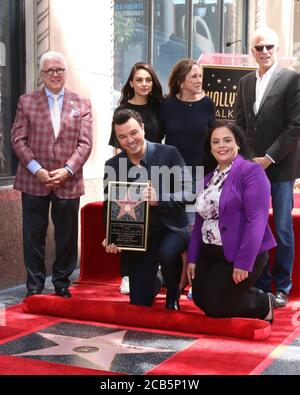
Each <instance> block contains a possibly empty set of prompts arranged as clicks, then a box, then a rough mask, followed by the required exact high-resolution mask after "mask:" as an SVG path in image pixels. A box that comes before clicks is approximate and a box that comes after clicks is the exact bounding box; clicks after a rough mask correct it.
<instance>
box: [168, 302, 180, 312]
mask: <svg viewBox="0 0 300 395" xmlns="http://www.w3.org/2000/svg"><path fill="white" fill-rule="evenodd" d="M166 309H167V310H177V311H179V310H180V306H179V300H176V301H175V302H174V303H166Z"/></svg>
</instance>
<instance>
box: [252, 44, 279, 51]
mask: <svg viewBox="0 0 300 395" xmlns="http://www.w3.org/2000/svg"><path fill="white" fill-rule="evenodd" d="M274 47H275V45H274V44H269V45H254V48H255V49H256V51H257V52H262V51H263V50H264V48H266V50H267V51H271V49H273V48H274Z"/></svg>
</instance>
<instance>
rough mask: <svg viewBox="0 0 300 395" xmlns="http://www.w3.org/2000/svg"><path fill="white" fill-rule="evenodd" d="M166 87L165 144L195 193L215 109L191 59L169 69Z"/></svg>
mask: <svg viewBox="0 0 300 395" xmlns="http://www.w3.org/2000/svg"><path fill="white" fill-rule="evenodd" d="M168 85H169V93H168V95H167V97H166V98H165V99H164V101H163V102H162V105H161V107H160V109H161V111H160V119H161V124H162V128H163V131H164V134H165V138H166V140H165V143H166V144H169V145H173V146H175V147H177V149H178V151H179V152H180V153H181V155H182V157H183V159H184V160H185V163H186V164H187V166H190V169H191V172H192V176H193V184H194V189H195V186H196V185H198V184H199V179H200V178H202V175H203V173H202V170H203V167H202V166H203V152H204V151H203V144H204V140H205V136H206V134H207V132H208V130H209V127H210V126H211V124H212V123H213V122H214V121H215V106H214V103H213V101H212V100H211V99H210V98H209V97H208V96H206V94H205V92H204V91H203V90H202V75H201V67H200V65H199V64H198V63H197V61H196V60H194V59H190V58H186V59H181V60H179V61H178V62H177V63H176V64H175V65H174V66H173V68H172V71H171V74H170V76H169V82H168ZM197 170H198V171H197ZM191 208H192V210H193V211H192V212H188V213H187V214H188V219H189V223H190V225H191V227H192V226H193V224H194V220H195V212H194V206H191ZM183 266H184V267H183V271H182V278H181V284H180V286H181V289H183V288H184V287H185V286H186V285H187V283H188V282H187V278H186V270H185V267H186V262H184V264H183Z"/></svg>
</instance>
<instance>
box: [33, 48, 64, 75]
mask: <svg viewBox="0 0 300 395" xmlns="http://www.w3.org/2000/svg"><path fill="white" fill-rule="evenodd" d="M47 60H59V61H60V62H62V63H63V65H64V68H65V69H66V70H67V62H66V59H65V57H64V55H63V54H62V53H60V52H55V51H48V52H45V53H44V54H43V55H42V56H41V59H40V66H39V72H42V70H43V69H44V64H45V62H46V61H47Z"/></svg>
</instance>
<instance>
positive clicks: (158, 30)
mask: <svg viewBox="0 0 300 395" xmlns="http://www.w3.org/2000/svg"><path fill="white" fill-rule="evenodd" d="M297 20H298V21H300V1H299V0H101V1H99V0H85V1H81V0H76V1H72V2H71V1H70V0H0V224H1V225H0V271H1V273H2V275H1V276H0V289H3V288H7V287H10V286H13V285H16V284H19V283H23V282H24V279H25V272H24V265H23V253H22V231H21V225H22V224H21V220H22V219H21V203H20V194H19V192H17V191H14V190H13V188H12V185H13V177H14V175H15V171H16V166H17V160H16V158H15V156H14V154H13V152H12V150H11V145H10V129H11V125H12V122H13V119H14V115H15V111H16V104H17V100H18V97H19V95H20V94H22V93H25V92H30V91H32V90H34V89H37V88H38V87H39V75H38V72H37V70H38V60H39V58H40V56H41V55H42V54H43V53H44V52H45V51H47V50H50V49H51V50H55V51H60V52H63V53H64V55H65V57H66V59H67V62H68V77H67V84H66V86H67V87H68V88H69V89H71V90H74V91H76V92H78V93H79V94H81V95H82V96H85V97H88V98H89V99H90V100H91V102H92V106H93V119H94V123H93V127H94V147H93V151H92V154H91V156H90V158H89V160H88V162H87V163H86V165H85V167H84V177H85V186H86V195H85V196H84V197H83V198H82V201H81V204H82V205H84V204H86V203H87V202H90V201H95V200H101V199H102V185H101V184H102V173H103V166H104V162H105V160H107V159H108V158H109V157H110V156H112V155H113V149H112V147H110V146H108V144H107V143H108V140H109V135H110V122H111V116H112V111H113V108H114V107H115V106H116V105H117V101H118V98H119V95H120V89H121V86H122V85H123V84H124V82H125V81H126V79H127V77H128V73H129V70H130V69H131V67H132V65H133V63H135V62H137V61H141V60H143V61H146V62H149V63H151V64H152V65H153V66H154V68H155V70H156V71H157V74H158V75H159V78H160V80H161V82H162V84H163V87H164V90H165V93H167V77H168V74H169V72H170V69H171V67H172V65H173V64H174V63H175V62H176V61H177V60H178V59H180V58H182V57H193V58H199V56H201V54H202V53H205V52H220V53H232V54H235V53H243V52H244V53H245V52H248V51H249V37H250V36H251V33H252V32H253V30H255V29H256V28H258V27H259V26H262V25H265V24H266V25H268V26H270V27H272V28H274V29H275V30H276V31H277V32H278V34H279V36H280V41H281V48H280V51H281V53H280V55H281V56H285V57H291V56H294V57H295V58H296V60H295V62H294V65H293V66H294V67H295V68H296V69H297V70H299V71H300V27H299V26H300V24H299V23H296V21H297ZM236 40H238V42H237V43H235V44H233V45H231V46H228V47H227V46H226V43H227V42H232V41H236ZM99 242H100V241H99ZM52 246H53V234H52V228H50V230H49V234H48V243H47V265H48V266H49V267H50V265H51V261H52V259H53V248H52Z"/></svg>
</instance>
